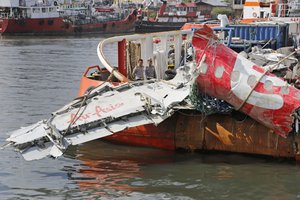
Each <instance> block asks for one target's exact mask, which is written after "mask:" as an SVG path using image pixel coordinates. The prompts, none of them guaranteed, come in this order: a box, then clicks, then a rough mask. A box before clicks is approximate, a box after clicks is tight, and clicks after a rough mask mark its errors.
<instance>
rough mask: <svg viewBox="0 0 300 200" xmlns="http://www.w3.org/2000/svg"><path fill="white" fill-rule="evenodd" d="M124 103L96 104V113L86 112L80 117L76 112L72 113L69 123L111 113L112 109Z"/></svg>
mask: <svg viewBox="0 0 300 200" xmlns="http://www.w3.org/2000/svg"><path fill="white" fill-rule="evenodd" d="M123 105H124V103H116V104H115V105H112V104H109V106H107V107H101V106H96V107H95V112H94V113H84V114H82V115H80V116H79V117H78V116H76V115H75V114H74V113H72V114H71V118H70V120H69V121H68V123H72V124H74V123H75V122H76V121H77V120H79V121H85V120H87V119H89V118H90V117H91V116H93V115H97V116H98V117H101V116H102V115H101V114H103V113H109V112H111V111H114V110H116V109H118V108H120V107H121V106H123Z"/></svg>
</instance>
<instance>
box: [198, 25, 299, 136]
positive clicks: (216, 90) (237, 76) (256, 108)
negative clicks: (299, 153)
mask: <svg viewBox="0 0 300 200" xmlns="http://www.w3.org/2000/svg"><path fill="white" fill-rule="evenodd" d="M193 46H194V50H195V54H196V61H197V64H198V67H199V68H200V75H199V77H198V78H197V82H198V86H199V89H200V91H201V92H203V93H206V94H208V95H211V96H213V97H217V98H219V99H223V100H225V101H227V102H228V103H229V104H231V105H233V106H234V107H235V109H237V110H240V111H242V112H244V113H245V114H247V115H249V116H250V117H252V118H253V119H255V120H257V121H258V122H260V123H261V124H263V125H265V126H266V127H269V128H270V129H273V130H274V131H275V133H276V134H279V135H281V136H284V137H285V136H287V135H288V134H289V133H290V132H291V131H292V130H293V127H294V122H295V121H298V119H297V113H296V111H297V109H298V108H299V106H300V91H299V90H298V89H296V88H294V87H293V86H291V85H289V84H288V83H287V82H285V81H284V80H283V79H281V78H278V77H276V76H274V75H273V74H271V73H269V72H268V71H266V69H264V68H262V67H260V66H258V65H256V64H254V63H253V62H251V61H249V60H248V59H246V58H244V57H243V56H241V55H238V54H237V53H236V52H234V51H233V50H231V49H229V48H228V47H226V46H224V45H223V44H221V43H220V42H219V41H218V39H217V38H216V36H215V35H214V34H213V32H212V30H211V29H210V28H209V27H207V26H205V27H204V28H203V29H200V30H197V31H195V33H194V37H193ZM201 60H202V61H201ZM297 127H298V123H297V122H296V124H295V129H297ZM296 131H297V130H296Z"/></svg>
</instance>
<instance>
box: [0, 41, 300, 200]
mask: <svg viewBox="0 0 300 200" xmlns="http://www.w3.org/2000/svg"><path fill="white" fill-rule="evenodd" d="M99 40H101V38H100V37H95V36H94V37H76V38H73V37H67V38H64V37H59V38H54V37H48V38H47V37H42V38H40V37H37V38H33V37H12V38H0V108H1V114H0V143H1V144H4V142H5V138H6V137H7V135H6V133H7V132H9V131H12V130H14V129H17V128H19V127H20V126H25V125H29V124H31V123H34V122H36V121H38V120H40V119H44V118H48V117H49V116H50V115H49V114H50V113H51V111H55V110H57V109H58V108H60V107H61V106H62V105H64V104H66V103H67V102H69V101H70V100H72V99H73V98H74V97H75V96H76V94H77V90H78V87H79V80H80V77H81V75H82V73H83V72H84V70H85V67H86V66H90V65H95V64H99V62H98V59H97V55H96V46H97V44H98V42H99ZM115 49H116V48H115V47H114V46H111V47H109V48H108V49H107V55H108V57H110V58H114V57H115V53H114V51H115ZM0 158H1V162H0V199H265V200H269V199H270V200H271V199H272V200H273V199H280V200H285V199H300V186H299V182H300V168H299V166H298V165H297V164H296V163H293V162H280V161H278V160H273V159H270V158H254V157H250V156H241V155H233V154H229V155H220V154H219V155H216V154H210V155H203V154H198V153H193V154H180V153H174V152H169V151H161V150H156V149H148V148H138V147H128V146H122V145H114V144H109V143H104V142H101V141H94V142H90V143H87V144H84V145H81V146H78V147H73V148H71V149H70V150H69V151H68V152H67V154H66V155H65V156H64V157H61V158H59V159H56V160H52V159H43V160H39V161H33V162H26V161H24V160H23V158H21V157H20V155H18V154H17V153H15V152H13V151H12V149H4V150H1V151H0Z"/></svg>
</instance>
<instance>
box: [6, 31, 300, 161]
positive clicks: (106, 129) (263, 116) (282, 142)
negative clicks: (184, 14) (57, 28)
mask: <svg viewBox="0 0 300 200" xmlns="http://www.w3.org/2000/svg"><path fill="white" fill-rule="evenodd" d="M112 43H117V46H118V69H116V68H114V67H113V66H112V65H111V64H110V63H109V62H108V61H107V60H106V58H105V56H104V53H103V49H104V48H105V47H106V46H108V45H111V44H112ZM296 53H297V52H296V51H294V52H293V53H291V54H290V55H287V56H285V57H283V58H281V59H279V60H278V62H275V63H272V65H268V67H263V66H259V65H257V64H255V63H254V62H252V61H250V60H249V59H247V58H245V56H242V55H241V54H237V53H236V52H234V51H232V50H231V49H229V48H228V47H227V46H225V45H224V44H222V42H221V41H219V39H218V38H217V37H216V35H214V33H213V30H212V29H210V28H209V27H207V26H204V27H203V28H201V29H200V30H197V31H195V32H192V31H187V30H185V31H173V32H162V33H153V34H143V35H128V36H117V37H113V38H108V39H106V40H103V41H102V42H100V43H99V45H98V56H99V58H100V61H101V63H102V64H103V66H104V67H105V68H102V69H101V68H100V67H99V66H93V67H90V68H88V70H87V71H86V72H85V74H84V75H83V77H82V80H81V88H80V91H79V94H80V95H79V97H77V98H76V99H75V100H73V101H72V102H70V103H69V104H67V105H65V106H64V107H62V108H61V109H59V110H57V111H56V112H53V113H52V114H51V117H50V118H49V119H47V120H42V121H40V122H38V123H36V124H33V125H31V126H28V127H23V128H21V129H19V130H16V131H14V132H12V133H11V135H10V137H9V138H8V139H7V141H8V144H7V146H13V147H14V148H16V149H17V150H18V151H20V153H21V154H22V155H23V157H24V158H25V160H35V159H41V158H44V157H46V156H51V157H58V156H61V155H62V154H63V153H64V152H65V150H66V149H67V148H68V146H70V145H78V144H81V143H85V142H88V141H91V140H96V139H99V138H104V139H107V140H113V141H119V142H123V143H126V144H131V145H142V146H151V147H157V148H163V149H176V148H184V149H191V150H195V149H200V150H216V151H231V152H242V153H251V154H262V155H271V156H276V157H297V155H298V146H297V145H298V141H299V139H298V137H299V136H298V132H299V107H300V90H298V89H297V88H295V87H294V86H293V85H291V84H288V83H287V81H285V80H284V79H283V78H281V77H277V76H275V75H274V74H273V73H272V72H273V71H276V70H278V67H279V66H280V65H282V64H283V63H284V61H286V60H287V59H289V58H290V57H291V56H294V55H295V54H296ZM137 58H143V59H144V60H147V59H149V58H151V59H153V61H154V66H155V71H156V78H155V79H150V80H140V81H133V80H132V77H131V74H132V70H133V66H134V65H135V64H136V62H137ZM293 59H294V58H293ZM297 64H298V63H297ZM297 64H296V65H293V67H297V66H298V65H297ZM168 66H169V67H170V66H174V68H175V69H176V75H175V73H174V77H171V78H170V77H167V78H166V74H165V73H164V72H165V71H168V70H173V68H172V67H171V68H170V69H168ZM281 67H282V66H281ZM287 68H289V70H292V71H293V70H294V69H290V68H291V67H287ZM91 69H96V71H95V72H93V73H91V74H90V71H91ZM174 71H175V70H173V72H174ZM96 75H97V76H96ZM113 79H115V80H113ZM241 113H243V114H241ZM237 115H239V116H243V117H242V118H243V119H242V120H239V119H238V118H237V117H236V116H237ZM247 116H249V117H247Z"/></svg>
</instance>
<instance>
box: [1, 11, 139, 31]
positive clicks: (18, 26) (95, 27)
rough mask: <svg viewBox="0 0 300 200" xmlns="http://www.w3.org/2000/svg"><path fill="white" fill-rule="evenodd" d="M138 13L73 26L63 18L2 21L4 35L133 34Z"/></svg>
mask: <svg viewBox="0 0 300 200" xmlns="http://www.w3.org/2000/svg"><path fill="white" fill-rule="evenodd" d="M135 21H136V13H135V12H132V13H131V14H130V15H129V16H128V17H127V18H126V19H124V20H120V21H110V22H103V23H91V24H82V25H73V24H71V23H70V22H67V21H64V19H63V18H62V17H57V18H44V19H29V18H25V19H0V33H1V34H2V35H67V34H70V35H71V34H80V33H121V32H122V33H124V32H133V31H134V28H135Z"/></svg>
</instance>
